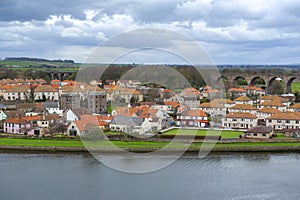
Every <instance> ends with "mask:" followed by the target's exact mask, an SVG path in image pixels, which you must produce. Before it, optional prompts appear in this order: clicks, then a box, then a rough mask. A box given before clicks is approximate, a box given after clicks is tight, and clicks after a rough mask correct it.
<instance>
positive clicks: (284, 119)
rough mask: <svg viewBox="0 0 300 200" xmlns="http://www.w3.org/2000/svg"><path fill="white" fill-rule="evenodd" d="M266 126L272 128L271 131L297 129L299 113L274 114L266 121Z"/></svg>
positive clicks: (299, 125)
mask: <svg viewBox="0 0 300 200" xmlns="http://www.w3.org/2000/svg"><path fill="white" fill-rule="evenodd" d="M266 125H267V126H269V127H272V128H273V130H284V129H299V128H300V114H299V113H293V112H289V113H276V114H274V115H272V116H271V117H268V118H267V119H266Z"/></svg>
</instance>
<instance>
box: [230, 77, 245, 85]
mask: <svg viewBox="0 0 300 200" xmlns="http://www.w3.org/2000/svg"><path fill="white" fill-rule="evenodd" d="M240 79H243V80H244V81H245V85H248V81H247V79H246V78H245V77H244V76H237V77H235V78H234V79H233V81H232V84H233V85H234V86H235V87H237V86H239V84H238V80H240Z"/></svg>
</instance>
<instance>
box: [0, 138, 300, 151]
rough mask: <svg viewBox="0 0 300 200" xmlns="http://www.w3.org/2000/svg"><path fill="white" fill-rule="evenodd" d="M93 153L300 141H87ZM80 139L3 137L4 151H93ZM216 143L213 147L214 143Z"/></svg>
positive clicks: (268, 147)
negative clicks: (190, 142) (188, 142)
mask: <svg viewBox="0 0 300 200" xmlns="http://www.w3.org/2000/svg"><path fill="white" fill-rule="evenodd" d="M84 143H85V144H86V145H87V146H88V147H89V149H91V150H92V151H93V152H103V153H113V152H116V153H122V152H124V151H128V152H137V153H146V152H152V151H156V150H159V149H161V148H164V150H163V151H162V153H164V152H166V153H172V152H181V151H183V150H184V149H186V148H187V150H186V151H185V152H199V150H200V149H201V151H202V152H206V151H210V152H296V151H300V142H297V141H290V142H288V141H285V142H280V141H278V140H276V141H275V140H274V141H272V140H269V141H267V142H266V141H244V142H238V141H236V142H218V143H216V144H215V145H213V144H212V143H201V142H197V143H192V144H191V145H190V146H188V145H189V144H186V143H181V142H174V143H171V144H169V143H168V142H137V141H97V142H90V143H89V142H88V143H86V142H84ZM84 143H83V142H82V141H80V140H69V141H68V140H65V141H61V140H47V139H44V140H37V139H12V138H2V139H0V152H26V153H28V152H34V153H43V152H45V153H64V152H65V153H84V152H89V151H88V149H87V148H86V147H85V145H84ZM112 143H113V144H114V145H115V147H112ZM210 145H212V146H210Z"/></svg>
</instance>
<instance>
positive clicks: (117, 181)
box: [0, 153, 300, 200]
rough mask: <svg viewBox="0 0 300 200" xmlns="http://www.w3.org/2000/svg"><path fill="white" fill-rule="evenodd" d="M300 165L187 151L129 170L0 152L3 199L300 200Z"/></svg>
mask: <svg viewBox="0 0 300 200" xmlns="http://www.w3.org/2000/svg"><path fill="white" fill-rule="evenodd" d="M111 156H114V159H115V160H119V161H121V162H125V163H127V164H128V163H130V162H132V161H133V160H134V159H144V160H145V163H147V162H146V160H147V159H146V158H143V157H139V156H137V157H134V158H133V160H131V159H128V158H127V159H124V158H122V157H121V156H120V155H111ZM159 159H161V160H162V161H163V160H164V159H166V157H165V156H161V157H160V158H159ZM159 159H158V160H159ZM133 165H134V163H133ZM299 166H300V156H299V154H257V153H255V154H252V153H249V154H210V155H209V156H208V157H206V158H203V159H198V157H197V155H196V156H193V155H185V156H183V157H181V158H180V159H179V160H177V161H176V162H175V163H173V164H172V165H170V166H169V167H167V168H165V169H162V170H159V171H156V172H153V173H147V174H128V173H122V172H118V171H115V170H113V169H110V168H108V167H106V166H105V165H103V164H101V163H99V162H98V161H97V160H96V159H94V158H93V157H92V156H90V155H89V154H78V155H74V154H70V155H68V154H0V173H1V179H0V184H1V187H0V199H12V200H14V199H72V200H77V199H80V200H81V199H87V200H88V199H109V200H114V199H133V200H134V199H172V200H173V199H300V192H299V190H298V186H299V184H300V170H299Z"/></svg>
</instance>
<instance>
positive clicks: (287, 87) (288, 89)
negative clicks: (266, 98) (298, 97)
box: [286, 77, 297, 93]
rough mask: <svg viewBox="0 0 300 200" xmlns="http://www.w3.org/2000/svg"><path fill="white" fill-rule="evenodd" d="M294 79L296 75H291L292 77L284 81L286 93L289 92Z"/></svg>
mask: <svg viewBox="0 0 300 200" xmlns="http://www.w3.org/2000/svg"><path fill="white" fill-rule="evenodd" d="M296 79H297V77H292V78H289V79H288V81H287V82H286V93H291V92H292V83H293V81H294V80H296Z"/></svg>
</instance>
